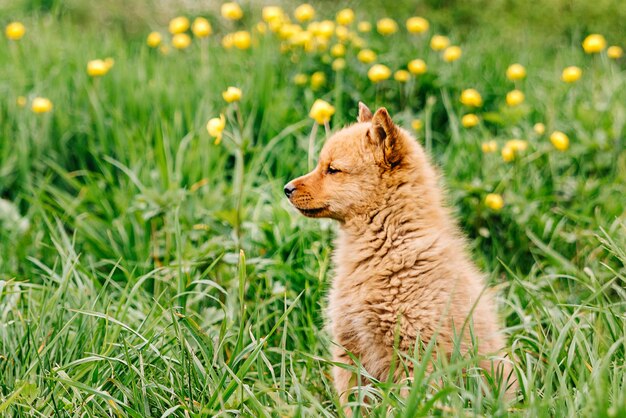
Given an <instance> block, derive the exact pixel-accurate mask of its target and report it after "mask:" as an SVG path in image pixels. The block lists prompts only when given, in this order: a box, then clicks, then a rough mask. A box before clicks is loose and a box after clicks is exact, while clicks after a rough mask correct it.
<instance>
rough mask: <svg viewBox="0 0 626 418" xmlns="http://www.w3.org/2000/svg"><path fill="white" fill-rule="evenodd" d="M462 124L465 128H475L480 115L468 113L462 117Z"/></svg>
mask: <svg viewBox="0 0 626 418" xmlns="http://www.w3.org/2000/svg"><path fill="white" fill-rule="evenodd" d="M461 125H463V127H465V128H473V127H474V126H476V125H478V116H476V115H475V114H473V113H468V114H467V115H463V117H462V118H461Z"/></svg>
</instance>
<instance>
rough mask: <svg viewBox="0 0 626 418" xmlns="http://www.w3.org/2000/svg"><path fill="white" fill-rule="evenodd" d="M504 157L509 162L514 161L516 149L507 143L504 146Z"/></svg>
mask: <svg viewBox="0 0 626 418" xmlns="http://www.w3.org/2000/svg"><path fill="white" fill-rule="evenodd" d="M502 159H503V160H504V161H505V162H507V163H509V162H511V161H513V160H514V159H515V150H513V148H511V147H507V146H506V145H505V146H504V147H502Z"/></svg>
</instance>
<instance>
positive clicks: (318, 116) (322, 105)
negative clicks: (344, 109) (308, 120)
mask: <svg viewBox="0 0 626 418" xmlns="http://www.w3.org/2000/svg"><path fill="white" fill-rule="evenodd" d="M334 114H335V108H334V107H333V106H332V105H331V104H330V103H328V102H325V101H324V100H321V99H317V100H316V101H315V102H314V103H313V106H312V107H311V111H310V112H309V116H310V117H312V118H313V119H314V120H315V122H317V123H319V124H320V125H323V124H325V123H327V122H328V121H330V117H331V116H332V115H334Z"/></svg>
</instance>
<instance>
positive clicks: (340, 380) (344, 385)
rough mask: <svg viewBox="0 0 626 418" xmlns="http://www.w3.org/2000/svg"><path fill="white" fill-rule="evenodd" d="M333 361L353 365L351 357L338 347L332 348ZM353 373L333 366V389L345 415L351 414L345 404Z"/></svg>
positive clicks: (349, 415)
mask: <svg viewBox="0 0 626 418" xmlns="http://www.w3.org/2000/svg"><path fill="white" fill-rule="evenodd" d="M333 361H334V362H335V363H343V364H347V365H353V364H354V363H353V362H352V359H350V357H349V356H348V355H347V354H346V352H345V351H344V350H343V349H342V348H339V347H335V348H334V350H333ZM352 381H353V374H352V372H351V371H350V370H346V369H344V368H343V367H340V366H333V383H334V385H335V390H337V394H338V395H339V402H340V404H341V406H342V407H343V412H344V413H345V414H346V416H348V417H351V416H352V410H351V409H350V408H348V407H347V406H346V405H347V403H348V395H349V394H350V392H349V390H350V388H351V387H352Z"/></svg>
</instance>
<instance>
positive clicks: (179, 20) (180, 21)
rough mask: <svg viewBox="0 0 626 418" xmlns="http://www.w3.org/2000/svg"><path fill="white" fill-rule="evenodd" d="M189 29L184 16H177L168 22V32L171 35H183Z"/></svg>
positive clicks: (187, 20) (187, 21)
mask: <svg viewBox="0 0 626 418" xmlns="http://www.w3.org/2000/svg"><path fill="white" fill-rule="evenodd" d="M187 29H189V19H187V18H186V17H185V16H178V17H175V18H174V19H172V20H170V24H169V31H170V33H171V34H172V35H176V34H177V33H183V32H185V31H186V30H187Z"/></svg>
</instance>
